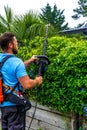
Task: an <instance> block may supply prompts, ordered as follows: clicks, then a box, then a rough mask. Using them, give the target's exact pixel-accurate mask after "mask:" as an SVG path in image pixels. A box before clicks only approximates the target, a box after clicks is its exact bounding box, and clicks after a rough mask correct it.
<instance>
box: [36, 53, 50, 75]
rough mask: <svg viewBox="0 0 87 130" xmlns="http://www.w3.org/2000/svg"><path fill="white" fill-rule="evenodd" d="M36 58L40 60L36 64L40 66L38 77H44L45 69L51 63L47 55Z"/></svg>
mask: <svg viewBox="0 0 87 130" xmlns="http://www.w3.org/2000/svg"><path fill="white" fill-rule="evenodd" d="M36 57H37V58H39V60H38V61H37V62H36V65H38V66H39V68H38V75H40V76H43V75H44V72H45V68H46V66H47V65H49V64H50V61H49V59H48V57H47V56H45V55H39V56H36Z"/></svg>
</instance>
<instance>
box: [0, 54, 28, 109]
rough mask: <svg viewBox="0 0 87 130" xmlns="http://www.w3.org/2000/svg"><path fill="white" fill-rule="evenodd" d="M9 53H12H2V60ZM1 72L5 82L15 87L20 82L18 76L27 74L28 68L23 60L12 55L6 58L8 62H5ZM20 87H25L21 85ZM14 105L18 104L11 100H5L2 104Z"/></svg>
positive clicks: (0, 59) (0, 56)
mask: <svg viewBox="0 0 87 130" xmlns="http://www.w3.org/2000/svg"><path fill="white" fill-rule="evenodd" d="M7 55H12V54H8V53H0V62H1V61H2V59H3V58H4V57H6V56H7ZM1 73H2V76H3V83H4V84H6V85H7V86H12V87H14V86H15V85H16V84H17V83H18V78H20V77H23V76H26V75H27V72H26V68H25V65H24V63H23V61H22V60H21V59H19V58H17V57H16V56H14V57H10V58H9V59H7V60H6V62H5V63H4V64H3V66H2V68H1ZM20 89H23V88H22V86H21V85H20ZM16 91H18V88H17V87H16ZM14 105H16V104H14V103H11V102H9V101H3V103H2V104H0V107H5V106H14Z"/></svg>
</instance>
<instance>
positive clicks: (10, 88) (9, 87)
mask: <svg viewBox="0 0 87 130" xmlns="http://www.w3.org/2000/svg"><path fill="white" fill-rule="evenodd" d="M3 87H5V89H6V92H7V91H8V90H10V91H12V90H13V87H12V86H7V85H6V84H3ZM12 92H13V93H16V94H18V92H17V91H16V90H13V91H12Z"/></svg>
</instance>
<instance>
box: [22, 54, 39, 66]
mask: <svg viewBox="0 0 87 130" xmlns="http://www.w3.org/2000/svg"><path fill="white" fill-rule="evenodd" d="M37 59H38V58H37V57H36V56H35V55H34V56H32V57H31V58H30V59H29V60H26V61H25V62H24V64H25V66H26V67H28V65H29V64H30V63H32V62H36V61H37Z"/></svg>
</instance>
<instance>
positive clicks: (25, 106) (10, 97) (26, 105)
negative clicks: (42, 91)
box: [3, 84, 31, 112]
mask: <svg viewBox="0 0 87 130" xmlns="http://www.w3.org/2000/svg"><path fill="white" fill-rule="evenodd" d="M17 86H18V84H17V85H16V86H15V87H14V88H13V87H10V86H7V85H5V84H3V87H5V89H6V91H8V90H11V92H10V93H5V101H10V102H12V103H15V104H17V105H19V106H21V107H22V109H21V111H22V112H23V111H27V110H29V109H30V108H31V103H30V101H29V100H28V97H27V96H26V93H20V94H19V92H17V91H16V90H15V88H16V87H17Z"/></svg>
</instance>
